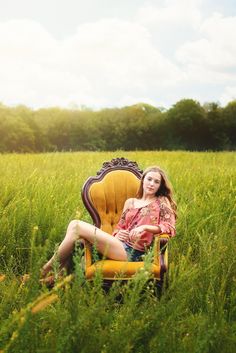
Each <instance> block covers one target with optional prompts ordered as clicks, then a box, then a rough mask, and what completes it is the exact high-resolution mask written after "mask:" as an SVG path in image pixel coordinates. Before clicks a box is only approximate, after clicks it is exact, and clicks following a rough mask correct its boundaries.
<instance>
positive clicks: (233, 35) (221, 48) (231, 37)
mask: <svg viewBox="0 0 236 353" xmlns="http://www.w3.org/2000/svg"><path fill="white" fill-rule="evenodd" d="M199 35H200V36H201V38H200V39H198V40H196V41H189V42H187V43H184V44H183V45H182V46H181V47H180V48H179V49H178V50H177V52H176V57H177V59H178V60H179V62H180V63H181V64H182V65H185V67H186V71H187V72H188V79H193V80H198V81H199V82H215V83H224V82H226V81H235V80H236V45H235V43H236V17H223V16H222V15H220V14H216V13H215V14H213V15H212V16H211V17H209V18H207V19H206V20H205V21H204V22H203V23H202V25H201V26H200V29H199Z"/></svg>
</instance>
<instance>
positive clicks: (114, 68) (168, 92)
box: [0, 0, 236, 110]
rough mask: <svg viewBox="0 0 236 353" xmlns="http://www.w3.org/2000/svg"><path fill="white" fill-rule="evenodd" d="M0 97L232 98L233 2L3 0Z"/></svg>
mask: <svg viewBox="0 0 236 353" xmlns="http://www.w3.org/2000/svg"><path fill="white" fill-rule="evenodd" d="M0 8H1V11H0V102H1V103H3V104H5V105H8V106H16V105H22V104H23V105H26V106H28V107H30V108H32V109H38V108H41V107H55V106H57V107H65V108H69V109H70V108H81V107H89V108H92V109H95V110H96V109H101V108H110V107H123V106H127V105H133V104H137V103H140V102H143V103H147V104H151V105H153V106H155V107H164V108H169V107H171V106H173V105H174V104H175V103H177V102H178V101H179V100H181V99H184V98H192V99H194V100H197V101H198V102H200V103H201V104H204V103H206V102H218V103H219V104H221V106H225V105H226V104H227V103H228V102H230V101H232V100H234V99H236V3H235V0H224V1H222V0H40V1H36V0H21V1H19V0H8V1H6V0H0Z"/></svg>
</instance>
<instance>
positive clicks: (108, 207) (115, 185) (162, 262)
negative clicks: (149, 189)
mask: <svg viewBox="0 0 236 353" xmlns="http://www.w3.org/2000/svg"><path fill="white" fill-rule="evenodd" d="M141 175H142V171H141V170H140V169H139V167H138V165H137V163H136V162H131V161H129V160H127V159H125V158H116V159H112V160H111V162H105V163H103V167H102V169H101V170H100V171H99V172H97V176H94V177H89V178H88V180H87V181H86V182H85V184H84V185H83V188H82V199H83V202H84V205H85V207H86V208H87V210H88V212H89V213H90V215H91V217H92V219H93V222H94V225H95V226H96V227H98V228H101V229H102V230H104V231H106V232H107V233H109V234H111V233H112V232H113V230H114V229H115V227H116V224H117V223H118V221H119V219H120V216H121V213H122V210H123V206H124V203H125V201H126V200H127V199H128V198H131V197H135V195H136V193H137V190H138V187H139V184H140V179H141ZM167 242H168V235H162V236H157V237H155V240H154V244H153V246H154V256H153V261H152V264H151V272H152V275H153V277H154V278H155V279H156V280H158V281H160V282H162V281H163V277H164V274H165V272H166V271H167V269H168V250H167ZM143 267H144V262H141V261H140V262H128V261H115V260H109V259H101V260H98V261H93V256H92V248H91V245H90V244H89V243H88V242H86V241H85V276H86V278H87V279H92V278H93V277H94V274H95V272H96V271H97V270H99V271H101V273H102V276H103V278H104V279H106V280H116V279H119V280H127V279H130V278H131V277H132V276H133V275H135V273H136V272H137V271H138V270H140V269H141V268H143Z"/></svg>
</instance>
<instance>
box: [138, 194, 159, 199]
mask: <svg viewBox="0 0 236 353" xmlns="http://www.w3.org/2000/svg"><path fill="white" fill-rule="evenodd" d="M156 198H157V196H156V195H154V196H149V195H145V194H143V196H142V198H141V200H143V201H154V200H156Z"/></svg>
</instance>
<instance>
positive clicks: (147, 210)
mask: <svg viewBox="0 0 236 353" xmlns="http://www.w3.org/2000/svg"><path fill="white" fill-rule="evenodd" d="M141 225H153V226H159V227H160V229H161V233H158V235H160V234H163V233H165V234H168V235H169V236H170V237H173V236H175V234H176V232H175V214H174V212H173V210H172V208H171V206H170V203H169V200H168V199H166V198H165V197H163V196H160V197H158V198H157V199H156V200H155V201H153V202H151V203H149V204H148V205H146V206H142V207H138V208H136V207H130V208H128V209H126V210H125V211H124V212H123V213H122V215H121V218H120V221H119V223H118V224H117V226H116V229H115V230H114V232H113V234H112V235H113V236H115V234H116V233H117V232H118V231H119V230H121V229H124V230H127V231H131V230H132V229H133V228H136V227H138V226H141ZM153 237H154V234H153V233H151V232H146V231H145V232H143V233H141V237H140V239H139V240H138V241H135V242H132V241H131V240H127V241H126V244H128V245H129V246H131V247H132V248H134V249H136V250H140V251H145V249H147V248H148V247H149V246H150V245H151V244H152V241H153Z"/></svg>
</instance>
